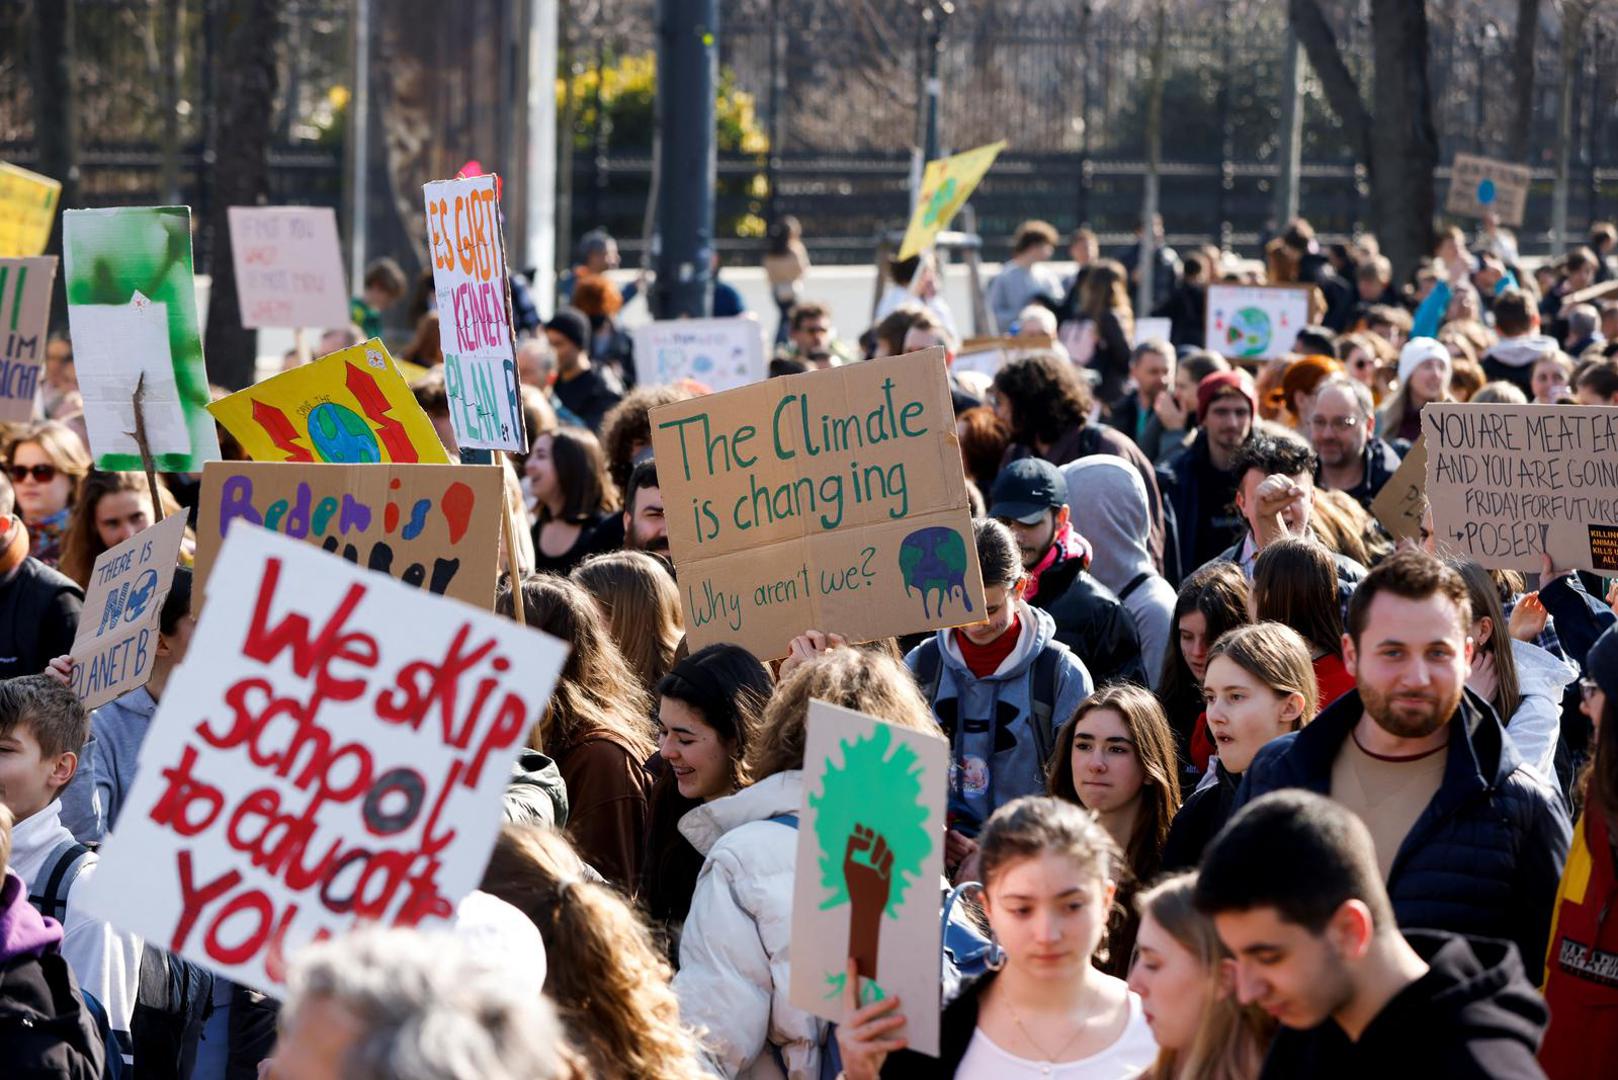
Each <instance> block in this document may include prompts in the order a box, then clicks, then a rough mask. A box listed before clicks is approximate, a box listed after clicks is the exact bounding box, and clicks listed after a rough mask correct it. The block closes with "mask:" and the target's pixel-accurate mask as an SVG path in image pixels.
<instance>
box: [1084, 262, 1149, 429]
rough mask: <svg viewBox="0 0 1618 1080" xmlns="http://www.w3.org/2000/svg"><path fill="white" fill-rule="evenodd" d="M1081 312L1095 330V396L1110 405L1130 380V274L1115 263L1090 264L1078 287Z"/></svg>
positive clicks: (1092, 364)
mask: <svg viewBox="0 0 1618 1080" xmlns="http://www.w3.org/2000/svg"><path fill="white" fill-rule="evenodd" d="M1079 311H1080V314H1082V315H1083V316H1084V317H1086V318H1088V319H1089V320H1090V324H1091V325H1092V326H1093V327H1094V328H1095V349H1094V351H1092V352H1091V353H1090V362H1089V366H1090V368H1091V369H1093V370H1095V371H1097V372H1100V374H1101V385H1100V387H1099V388H1098V389H1097V390H1096V396H1097V397H1098V398H1100V399H1101V401H1103V402H1105V403H1107V404H1111V403H1112V402H1113V401H1114V400H1116V399H1117V398H1118V397H1119V396H1120V395H1121V394H1122V392H1123V387H1124V383H1125V382H1126V381H1127V380H1128V379H1129V360H1130V356H1131V355H1132V354H1133V351H1134V350H1133V349H1132V348H1131V347H1130V344H1129V342H1130V341H1131V339H1133V338H1134V336H1135V315H1134V311H1133V310H1132V309H1131V307H1130V304H1129V274H1128V272H1127V271H1126V270H1125V269H1124V267H1123V264H1122V263H1120V262H1118V261H1117V260H1115V259H1099V260H1097V261H1096V262H1093V263H1091V264H1090V267H1089V272H1088V273H1087V274H1085V276H1084V283H1083V284H1082V285H1080V286H1079Z"/></svg>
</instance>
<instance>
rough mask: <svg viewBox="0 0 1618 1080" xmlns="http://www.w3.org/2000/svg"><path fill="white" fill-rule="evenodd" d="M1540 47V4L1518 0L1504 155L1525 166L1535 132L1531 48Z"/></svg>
mask: <svg viewBox="0 0 1618 1080" xmlns="http://www.w3.org/2000/svg"><path fill="white" fill-rule="evenodd" d="M1538 44H1539V0H1517V36H1516V38H1515V39H1514V40H1513V41H1512V43H1511V89H1512V97H1513V99H1514V100H1513V110H1512V114H1511V132H1510V138H1509V141H1508V142H1507V146H1506V149H1507V152H1508V153H1509V154H1510V155H1511V159H1512V160H1513V161H1518V162H1526V161H1527V160H1528V152H1529V148H1530V145H1531V141H1532V138H1533V130H1534V76H1535V72H1534V47H1535V46H1536V45H1538Z"/></svg>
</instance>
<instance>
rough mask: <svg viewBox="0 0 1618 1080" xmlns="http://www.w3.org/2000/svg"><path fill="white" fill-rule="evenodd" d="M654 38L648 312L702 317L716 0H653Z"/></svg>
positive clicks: (709, 250) (709, 262) (708, 291)
mask: <svg viewBox="0 0 1618 1080" xmlns="http://www.w3.org/2000/svg"><path fill="white" fill-rule="evenodd" d="M657 38H658V50H657V51H658V64H657V97H658V101H659V103H660V104H661V105H662V106H663V107H662V108H661V110H660V116H659V118H658V126H659V130H660V131H661V132H662V137H663V147H662V154H661V158H660V161H659V167H660V168H661V170H662V175H661V177H660V179H659V184H658V196H657V220H658V222H659V226H660V229H659V243H658V245H657V247H658V250H657V256H656V258H657V284H656V286H655V287H654V288H653V290H652V296H651V299H652V301H653V304H652V311H653V313H654V314H655V315H656V316H657V317H658V318H660V319H672V318H678V317H680V316H689V317H692V318H703V317H706V316H707V315H708V313H709V312H710V311H712V310H713V250H714V249H713V232H714V224H713V223H714V177H715V173H716V170H717V168H718V158H717V147H716V143H715V139H714V91H715V88H716V86H717V85H718V69H719V3H718V0H658V4H657Z"/></svg>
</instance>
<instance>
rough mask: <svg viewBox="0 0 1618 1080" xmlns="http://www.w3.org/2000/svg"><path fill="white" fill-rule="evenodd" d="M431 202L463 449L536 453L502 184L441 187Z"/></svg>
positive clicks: (478, 180)
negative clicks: (524, 393) (526, 417)
mask: <svg viewBox="0 0 1618 1080" xmlns="http://www.w3.org/2000/svg"><path fill="white" fill-rule="evenodd" d="M423 190H424V191H425V192H426V198H427V240H428V244H429V246H430V247H431V249H432V250H431V255H432V260H433V284H434V287H435V288H436V289H437V290H438V334H439V337H440V339H441V340H442V342H443V346H444V391H445V394H446V395H447V396H448V398H449V418H450V423H451V424H453V425H454V427H455V439H456V441H457V443H458V444H459V445H460V446H461V447H463V448H469V447H470V448H476V449H481V450H513V451H516V452H517V453H527V451H528V429H527V428H526V427H525V426H524V425H523V416H522V407H521V403H522V397H521V394H520V392H519V391H518V387H517V359H516V353H515V352H514V346H513V343H512V337H511V294H510V286H509V284H508V282H507V280H506V244H505V239H504V236H503V234H502V232H501V228H500V195H499V180H498V178H497V177H494V176H465V177H461V178H459V179H455V180H435V181H433V182H432V183H430V184H427V185H426V186H425V187H424V188H423Z"/></svg>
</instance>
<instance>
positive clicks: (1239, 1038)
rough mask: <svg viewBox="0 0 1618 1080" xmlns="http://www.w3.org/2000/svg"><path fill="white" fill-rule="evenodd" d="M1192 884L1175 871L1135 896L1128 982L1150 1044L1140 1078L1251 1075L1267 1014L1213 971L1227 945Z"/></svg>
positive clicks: (1245, 1078)
mask: <svg viewBox="0 0 1618 1080" xmlns="http://www.w3.org/2000/svg"><path fill="white" fill-rule="evenodd" d="M1196 884H1197V876H1196V875H1195V874H1177V875H1175V876H1174V877H1170V878H1166V879H1165V880H1163V881H1160V882H1158V883H1157V884H1155V885H1153V886H1152V887H1151V888H1149V889H1147V890H1145V891H1144V892H1142V893H1141V894H1140V895H1139V896H1137V897H1136V898H1135V903H1136V905H1137V906H1138V907H1139V909H1140V910H1139V914H1140V937H1139V942H1140V947H1139V949H1138V951H1137V952H1136V955H1135V963H1134V966H1133V967H1131V968H1130V970H1129V988H1130V989H1131V990H1133V991H1135V993H1136V994H1138V995H1140V999H1141V1005H1142V1006H1143V1008H1144V1010H1145V1012H1146V1022H1147V1023H1148V1024H1150V1025H1151V1027H1152V1035H1153V1036H1154V1037H1155V1038H1156V1039H1157V1048H1158V1049H1157V1060H1156V1061H1155V1062H1153V1063H1152V1067H1151V1068H1150V1069H1148V1070H1147V1071H1146V1072H1145V1073H1143V1074H1141V1075H1142V1080H1257V1078H1258V1075H1259V1072H1260V1071H1261V1070H1262V1069H1263V1068H1264V1055H1265V1053H1266V1052H1267V1051H1268V1050H1269V1047H1270V1040H1271V1039H1272V1038H1274V1036H1275V1028H1276V1024H1275V1020H1274V1019H1273V1018H1272V1017H1271V1016H1270V1015H1269V1014H1268V1013H1266V1012H1265V1011H1264V1010H1263V1009H1260V1008H1259V1007H1258V1006H1256V1005H1243V1004H1241V1002H1239V1001H1237V1000H1236V993H1235V990H1234V988H1233V987H1232V986H1230V985H1229V984H1228V981H1227V980H1226V979H1225V977H1224V976H1223V973H1222V971H1221V968H1222V967H1223V966H1224V964H1225V963H1226V962H1227V961H1229V960H1230V959H1231V956H1230V951H1229V950H1228V949H1226V948H1225V947H1224V945H1223V944H1222V943H1221V942H1220V940H1219V934H1218V932H1217V931H1216V930H1215V929H1214V923H1213V920H1212V919H1210V918H1208V916H1206V915H1204V914H1202V913H1201V912H1200V911H1198V910H1197V909H1196V905H1195V904H1194V903H1193V894H1194V893H1195V891H1196Z"/></svg>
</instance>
